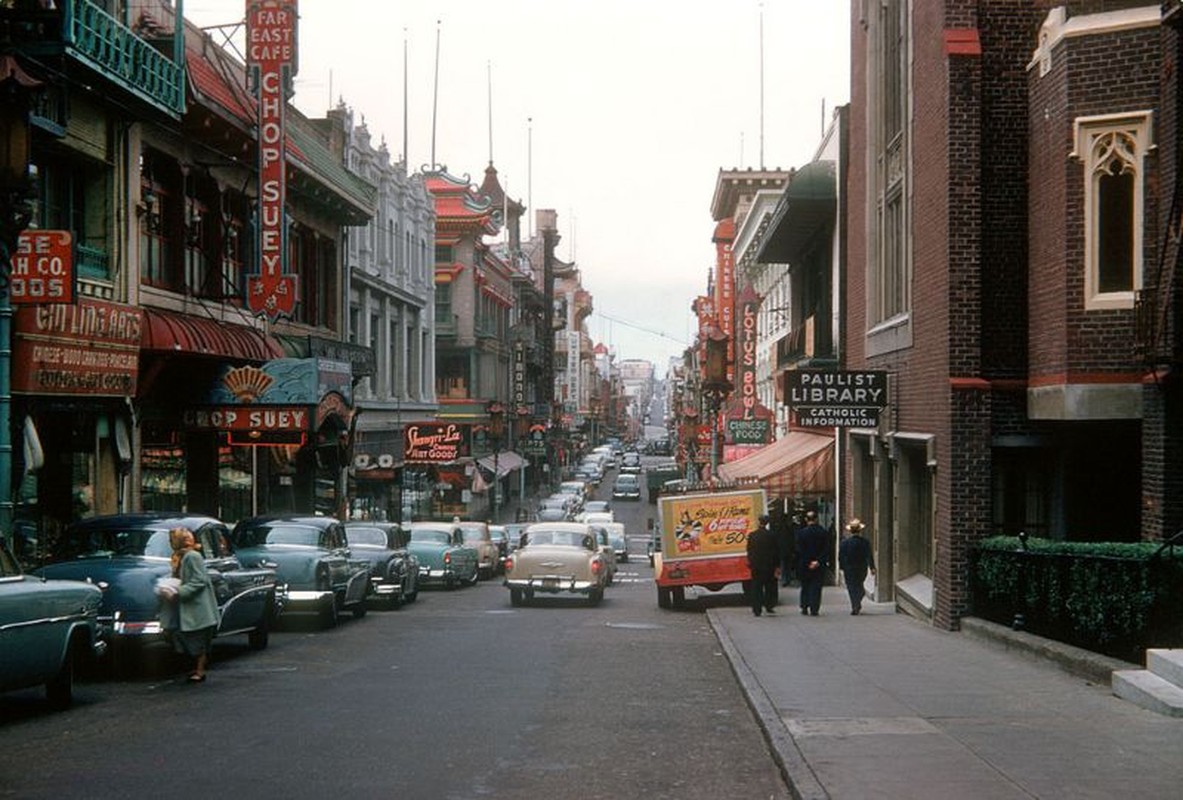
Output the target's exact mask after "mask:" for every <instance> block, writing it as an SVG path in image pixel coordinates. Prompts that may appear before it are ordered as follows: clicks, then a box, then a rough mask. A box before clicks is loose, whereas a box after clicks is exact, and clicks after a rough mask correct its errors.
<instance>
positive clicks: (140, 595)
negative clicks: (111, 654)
mask: <svg viewBox="0 0 1183 800" xmlns="http://www.w3.org/2000/svg"><path fill="white" fill-rule="evenodd" d="M173 528H188V529H189V530H191V531H193V536H194V538H195V539H196V540H197V543H198V544H199V545H200V546H201V552H202V554H203V555H204V556H205V566H206V570H207V571H208V572H209V576H210V580H211V582H212V583H213V585H214V592H215V594H216V595H217V598H218V610H219V612H220V615H221V622H220V624H219V626H218V631H217V635H218V636H219V637H222V636H231V635H235V634H246V635H247V638H248V640H249V642H250V645H251V647H253V648H255V649H262V648H264V647H266V646H267V642H268V638H269V635H270V631H271V626H272V624H273V622H274V621H275V618H276V616H277V614H278V613H279V608H280V606H281V604H282V602H283V598H282V594H281V592H280V589H279V587H278V586H277V584H276V575H275V570H274V569H270V568H265V567H259V568H254V569H247V568H244V567H243V565H242V563H240V561H239V559H238V558H237V557H236V556H235V553H234V549H233V548H232V547H231V544H230V536H229V534H230V529H229V527H228V526H227V525H226V524H225V523H224V522H221V521H220V520H217V519H214V518H213V517H205V516H194V515H190V516H178V515H170V514H155V513H142V514H113V515H109V516H102V517H92V518H90V519H84V520H81V521H79V522H76V523H75V524H73V525H71V526H70V527H69V528H67V529H66V531H65V532H64V533H63V534H62V535H61V536H59V537H57V538H56V539H55V540H54V541H52V542H51V543H50V547H49V551H48V553H47V558H48V563H46V564H45V565H44V566H42V567H40V568H38V569H36V570H34V571H33V574H35V575H39V576H41V577H44V578H52V579H58V580H61V579H65V580H75V581H90V582H91V583H93V584H94V585H95V586H98V587H99V588H100V589H102V604H101V605H100V607H99V626H100V636H101V637H102V638H103V639H104V640H105V641H107V642H109V643H111V644H112V645H113V646H114V647H119V646H120V645H123V644H131V643H141V644H144V643H150V642H155V641H162V640H164V638H165V631H164V628H163V626H162V625H161V622H160V617H159V611H160V601H159V599H158V598H157V597H156V592H155V585H156V581H157V579H159V578H162V577H164V576H166V575H168V574H169V573H170V571H171V565H170V562H169V559H170V557H171V556H172V548H171V547H170V546H169V543H168V532H169V531H170V530H171V529H173Z"/></svg>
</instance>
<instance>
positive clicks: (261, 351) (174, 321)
mask: <svg viewBox="0 0 1183 800" xmlns="http://www.w3.org/2000/svg"><path fill="white" fill-rule="evenodd" d="M140 349H141V350H146V351H150V352H157V353H186V354H189V355H200V356H212V357H214V358H230V359H236V360H242V361H270V360H271V359H273V358H283V348H282V347H280V345H279V342H277V341H275V340H274V339H272V338H271V337H269V336H268V335H267V334H265V333H263V332H262V331H259V330H256V329H254V328H250V327H247V326H246V325H236V324H234V323H232V322H221V321H219V320H214V319H210V318H209V317H194V316H190V315H189V314H178V313H176V312H173V311H163V310H161V309H157V308H145V309H144V329H143V332H142V333H141V335H140Z"/></svg>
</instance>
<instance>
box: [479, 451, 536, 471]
mask: <svg viewBox="0 0 1183 800" xmlns="http://www.w3.org/2000/svg"><path fill="white" fill-rule="evenodd" d="M476 463H478V464H480V465H481V467H483V468H484V469H486V470H488V471H489V472H493V470H494V467H496V470H497V477H498V478H501V477H504V476H505V475H508V474H509V473H511V472H513V471H514V470H515V469H518V468H519V467H521V466H523V465H524V464H525V463H526V459H524V458H522V457H521V456H519V455H518V454H517V453H515V452H514V451H512V450H506V451H505V452H504V453H498V454H497V455H496V456H483V457H482V458H479V459H477V462H476Z"/></svg>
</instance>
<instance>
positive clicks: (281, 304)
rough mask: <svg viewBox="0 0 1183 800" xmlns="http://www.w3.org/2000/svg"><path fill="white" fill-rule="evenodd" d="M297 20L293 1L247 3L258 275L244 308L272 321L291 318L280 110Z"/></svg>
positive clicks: (292, 67) (292, 63) (292, 65)
mask: <svg viewBox="0 0 1183 800" xmlns="http://www.w3.org/2000/svg"><path fill="white" fill-rule="evenodd" d="M296 16H297V14H296V0H247V4H246V40H247V66H249V67H250V69H251V74H252V77H253V80H254V85H255V96H256V98H257V99H258V112H259V120H258V124H259V128H258V135H259V142H258V144H259V220H258V226H257V229H258V265H259V274H258V275H252V276H251V277H250V279H249V280H248V281H247V305H248V306H249V307H250V309H251V311H252V312H253V313H255V314H262V315H264V316H266V317H267V318H269V319H272V320H274V319H277V318H278V317H280V316H291V314H292V312H293V311H294V310H295V305H296V278H295V276H294V275H286V274H284V273H285V269H284V259H285V254H286V252H287V231H286V226H285V225H284V205H285V201H286V198H287V173H286V165H287V158H286V152H285V147H284V139H285V138H286V136H285V133H284V108H285V106H286V105H287V89H288V86H289V85H290V83H291V80H292V76H293V75H295V72H296Z"/></svg>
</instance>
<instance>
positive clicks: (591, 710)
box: [0, 480, 787, 798]
mask: <svg viewBox="0 0 1183 800" xmlns="http://www.w3.org/2000/svg"><path fill="white" fill-rule="evenodd" d="M608 494H609V489H608V481H607V480H606V481H605V484H604V485H603V486H602V487H601V489H600V490H599V495H600V496H607V495H608ZM614 505H615V506H616V508H617V511H618V519H623V520H624V521H625V522H626V523H627V524H628V530H629V533H630V536H631V541H630V550H631V552H632V554H633V557H632V558H631V559H630V561H629V563H627V564H621V565H620V573H619V576H618V583H617V585H615V586H613V587H611V588H610V589H609V590H608V592H607V595H606V597H605V599H604V601H603V603H602V604H601V605H600V606H599V607H597V608H590V607H587V605H586V604H585V603H584V602H583V601H581V600H575V599H542V600H539V601H537V602H536V603H534V604H533V605H528V606H526V607H523V608H516V609H515V608H511V607H510V604H509V595H508V592H507V591H506V590H505V588H504V587H502V586H501V585H500V579H499V578H496V579H493V580H490V581H485V582H482V583H480V584H478V585H477V586H476V587H473V588H468V589H461V590H458V591H454V592H446V591H430V592H427V591H425V592H422V593H421V594H420V596H419V599H418V601H417V602H415V603H414V604H411V605H408V606H405V607H404V608H402V609H400V610H398V611H394V612H378V611H371V612H370V613H369V614H368V615H367V616H366V617H365V618H363V619H360V620H352V619H350V620H348V621H343V623H342V625H341V626H340V627H339V628H337V629H335V630H329V631H316V630H313V629H311V627H310V626H307V625H304V624H302V623H298V624H288V625H287V626H286V628H285V630H284V631H283V632H279V633H276V634H274V635H273V636H272V637H271V645H270V647H269V648H268V649H267V650H265V651H263V652H259V653H256V652H251V651H249V650H248V649H247V648H246V646H245V643H242V644H239V643H237V642H233V641H232V642H229V643H219V644H218V645H217V646H216V647H215V662H214V665H213V668H212V669H211V672H210V677H209V680H208V681H207V682H206V683H205V684H202V685H198V686H192V685H188V684H187V683H185V681H184V680H183V678H184V676H185V673H184V671H183V670H180V669H178V670H176V671H160V672H157V673H156V674H149V675H143V676H139V677H135V678H131V679H123V680H117V681H108V680H96V681H91V682H87V683H84V684H83V685H81V686H80V687H78V689H77V700H76V705H75V707H74V708H73V709H72V710H70V711H68V712H65V713H60V714H54V713H51V712H49V711H48V710H47V708H46V706H45V704H44V701H43V699H42V695H41V694H40V693H38V692H36V691H27V692H14V693H10V694H5V695H2V696H0V720H2V721H0V738H2V740H3V747H2V748H0V797H9V796H11V797H21V798H38V797H47V798H48V797H63V796H73V797H90V798H102V797H145V796H158V795H162V794H167V795H170V796H173V797H196V796H202V797H210V796H212V795H213V793H215V792H217V793H226V794H228V795H233V796H238V797H262V796H282V797H295V798H303V797H307V798H324V797H327V796H332V795H338V796H342V795H344V796H350V797H391V796H402V797H409V798H469V797H514V798H516V797H528V796H533V797H579V798H597V797H613V798H618V797H652V798H661V797H669V798H674V797H677V798H717V797H720V796H725V795H726V796H732V797H744V798H768V797H776V798H780V797H785V796H787V795H786V792H785V789H784V785H783V783H782V781H781V779H780V777H779V775H778V773H777V769H776V766H775V764H774V763H773V761H772V760H771V758H770V757H769V752H768V749H767V747H766V745H765V742H764V740H763V739H762V737H761V734H760V730H759V728H758V726H757V724H756V722H755V720H754V719H753V717H752V715H751V713H750V711H749V709H748V707H747V706H746V705H745V703H744V699H743V697H742V695H741V693H740V690H739V688H738V687H737V684H736V681H735V678H734V677H733V675H732V672H731V670H730V668H729V666H728V663H727V660H726V659H725V658H724V657H723V654H722V652H721V650H720V647H719V644H718V642H717V640H716V638H715V636H714V634H713V633H712V631H711V628H710V626H709V624H708V622H707V619H706V618H705V615H704V614H703V613H702V612H701V611H699V610H688V611H685V612H681V613H676V612H661V611H659V609H658V608H657V604H656V596H655V593H654V589H653V582H652V570H651V569H650V568H649V565H648V562H647V560H646V558H645V539H644V533H645V519H646V518H647V517H648V516H650V515H652V514H653V513H654V512H653V506H650V505H649V504H647V503H645V502H644V501H641V502H640V503H616V504H614ZM732 600H734V602H736V603H739V602H740V601H739V596H738V595H734V597H732V598H726V597H722V596H721V597H720V598H718V602H720V603H727V602H731V601H732Z"/></svg>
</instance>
